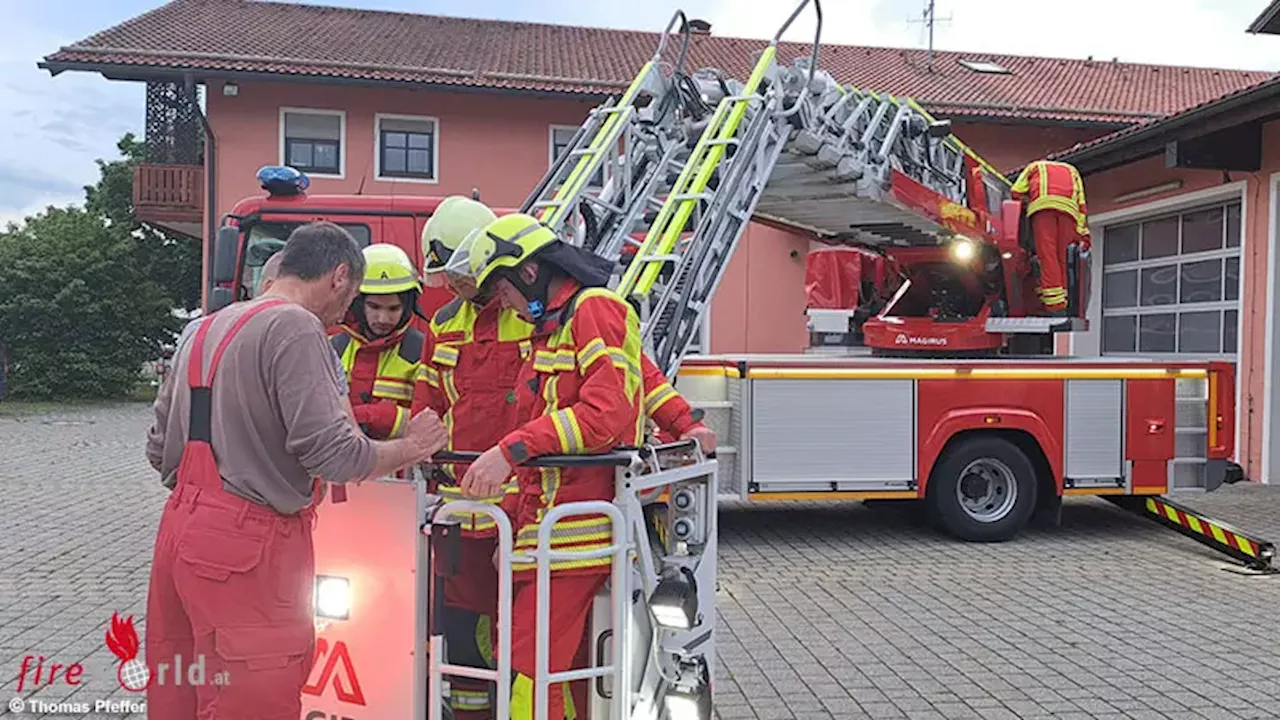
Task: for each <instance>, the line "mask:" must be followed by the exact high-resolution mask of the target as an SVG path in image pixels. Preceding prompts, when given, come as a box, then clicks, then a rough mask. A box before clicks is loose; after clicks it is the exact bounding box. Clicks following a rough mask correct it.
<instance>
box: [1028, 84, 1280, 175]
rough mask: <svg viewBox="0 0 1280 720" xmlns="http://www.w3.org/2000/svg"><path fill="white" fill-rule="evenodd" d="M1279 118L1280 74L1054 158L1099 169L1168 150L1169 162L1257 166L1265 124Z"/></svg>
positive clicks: (1090, 172) (1088, 170)
mask: <svg viewBox="0 0 1280 720" xmlns="http://www.w3.org/2000/svg"><path fill="white" fill-rule="evenodd" d="M1275 119H1280V78H1277V79H1273V80H1269V81H1267V82H1265V83H1262V84H1260V85H1258V86H1257V87H1255V88H1253V89H1251V90H1248V91H1245V92H1240V93H1237V94H1234V95H1230V96H1227V97H1225V98H1222V99H1221V100H1218V101H1215V102H1211V103H1206V104H1205V105H1202V106H1200V107H1196V108H1193V109H1191V110H1188V111H1186V112H1183V113H1180V114H1177V115H1171V116H1169V117H1167V118H1164V119H1162V120H1157V121H1155V122H1151V123H1148V124H1146V125H1142V126H1138V127H1135V128H1133V129H1132V130H1126V131H1121V132H1119V133H1117V134H1116V136H1115V137H1114V138H1111V139H1107V138H1103V139H1101V140H1100V141H1095V142H1093V143H1090V144H1088V145H1087V146H1085V147H1082V148H1080V149H1079V150H1075V151H1072V150H1068V151H1066V152H1062V153H1057V154H1055V155H1054V156H1053V159H1055V160H1060V161H1062V162H1066V163H1071V164H1072V165H1075V166H1076V168H1077V169H1079V170H1080V173H1081V174H1082V175H1094V174H1097V173H1100V172H1103V171H1106V170H1111V169H1113V168H1117V167H1120V166H1123V165H1129V164H1131V163H1134V162H1137V161H1139V160H1145V159H1147V158H1150V157H1156V156H1160V155H1164V156H1165V158H1166V166H1167V167H1171V168H1173V167H1183V168H1199V169H1220V170H1256V169H1257V166H1258V163H1259V162H1260V161H1261V157H1260V155H1261V126H1262V124H1263V123H1265V122H1268V121H1270V120H1275Z"/></svg>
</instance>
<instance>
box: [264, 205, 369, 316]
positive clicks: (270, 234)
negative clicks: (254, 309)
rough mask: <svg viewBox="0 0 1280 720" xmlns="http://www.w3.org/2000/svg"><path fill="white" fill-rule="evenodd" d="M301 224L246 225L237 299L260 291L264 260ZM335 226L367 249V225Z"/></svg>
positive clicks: (281, 246) (265, 223) (273, 253)
mask: <svg viewBox="0 0 1280 720" xmlns="http://www.w3.org/2000/svg"><path fill="white" fill-rule="evenodd" d="M302 224H303V223H300V222H291V223H283V222H265V221H259V222H255V223H253V224H252V225H250V226H249V237H248V242H247V243H246V244H245V249H244V267H243V268H242V269H241V273H240V299H241V300H248V299H249V298H254V297H257V296H258V293H260V292H262V266H263V265H265V264H266V262H267V258H270V257H271V256H272V255H275V254H276V252H278V251H279V250H280V248H283V247H284V243H285V240H288V239H289V233H291V232H293V231H294V230H295V229H296V228H297V227H298V226H300V225H302ZM338 226H339V227H341V228H342V229H344V230H346V231H347V232H349V233H351V236H352V237H354V238H355V239H356V242H357V243H359V244H360V247H362V248H363V247H368V246H369V243H370V242H371V241H372V235H371V234H370V232H369V226H368V225H358V224H355V223H338Z"/></svg>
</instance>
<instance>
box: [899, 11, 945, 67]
mask: <svg viewBox="0 0 1280 720" xmlns="http://www.w3.org/2000/svg"><path fill="white" fill-rule="evenodd" d="M934 2H935V0H925V7H924V12H923V13H921V17H920V19H919V20H908V21H907V22H909V23H922V24H923V25H924V27H925V28H927V29H928V31H929V55H928V59H927V60H926V61H925V67H926V68H927V69H928V71H929V72H933V28H934V25H936V24H937V23H940V22H951V16H950V15H948V16H946V17H944V18H939V17H937V16H936V15H935V14H934Z"/></svg>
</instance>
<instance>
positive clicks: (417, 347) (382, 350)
mask: <svg viewBox="0 0 1280 720" xmlns="http://www.w3.org/2000/svg"><path fill="white" fill-rule="evenodd" d="M329 342H330V343H331V344H332V345H333V349H334V351H335V352H337V353H338V357H339V358H340V359H341V361H342V369H343V371H344V372H345V373H346V375H347V383H348V385H349V386H350V398H351V408H352V410H353V411H355V414H356V420H357V422H359V423H360V424H361V425H362V426H363V427H364V428H365V432H366V433H367V434H369V436H370V437H374V438H378V439H392V438H398V437H400V436H401V435H403V434H404V430H405V427H406V426H407V424H408V422H409V417H410V414H409V409H410V407H411V406H412V405H413V383H414V380H416V379H417V377H418V368H419V367H421V365H422V352H423V347H424V345H425V343H426V338H425V336H423V334H422V333H421V332H419V331H418V330H415V329H414V328H411V327H406V328H405V329H403V330H401V331H399V332H395V333H392V334H391V335H388V336H387V337H384V338H378V339H377V340H372V341H371V340H368V339H366V338H364V337H363V336H361V335H360V334H359V333H358V332H356V331H355V330H353V329H352V328H350V327H347V326H345V325H344V326H343V330H342V332H340V333H337V334H335V335H333V336H331V337H330V338H329Z"/></svg>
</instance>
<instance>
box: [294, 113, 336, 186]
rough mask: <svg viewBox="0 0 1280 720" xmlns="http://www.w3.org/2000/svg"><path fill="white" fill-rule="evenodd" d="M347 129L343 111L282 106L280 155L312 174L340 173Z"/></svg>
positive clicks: (296, 166) (295, 166)
mask: <svg viewBox="0 0 1280 720" xmlns="http://www.w3.org/2000/svg"><path fill="white" fill-rule="evenodd" d="M345 131H346V114H345V113H343V112H339V111H332V110H304V109H296V108H282V109H281V111H280V136H281V137H280V144H281V152H280V155H281V157H282V159H283V161H284V164H285V165H288V166H290V167H294V168H297V169H299V170H301V171H303V172H305V173H307V174H309V175H336V176H341V175H342V174H343V160H344V158H343V156H342V154H343V147H342V140H343V137H344V136H345V134H346V132H345Z"/></svg>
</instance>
